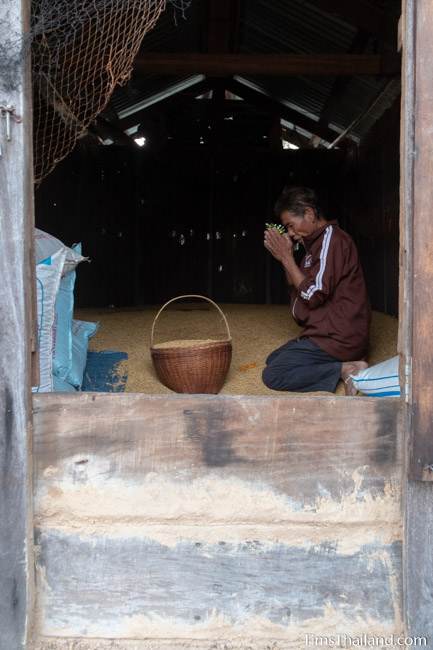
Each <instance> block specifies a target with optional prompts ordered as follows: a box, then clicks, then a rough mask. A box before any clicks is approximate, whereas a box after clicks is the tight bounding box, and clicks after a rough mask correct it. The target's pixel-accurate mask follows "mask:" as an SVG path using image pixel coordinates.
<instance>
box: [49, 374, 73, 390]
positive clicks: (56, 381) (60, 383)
mask: <svg viewBox="0 0 433 650" xmlns="http://www.w3.org/2000/svg"><path fill="white" fill-rule="evenodd" d="M53 385H54V391H55V392H56V393H76V392H77V389H76V388H75V386H72V385H71V384H68V382H67V381H65V380H64V379H60V377H56V376H55V375H54V377H53Z"/></svg>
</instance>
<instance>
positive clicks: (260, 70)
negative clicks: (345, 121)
mask: <svg viewBox="0 0 433 650" xmlns="http://www.w3.org/2000/svg"><path fill="white" fill-rule="evenodd" d="M135 70H136V71H138V72H145V73H146V74H147V73H154V74H161V75H177V74H206V75H211V76H214V77H221V76H224V77H225V76H230V75H235V74H249V75H266V76H275V77H278V76H280V77H290V76H296V75H326V76H336V75H350V76H352V75H358V74H366V75H395V74H398V73H399V70H400V57H399V56H398V55H375V54H307V55H305V54H196V53H194V54H190V53H187V54H166V53H163V52H161V53H155V52H145V53H143V54H141V55H140V56H139V57H137V59H136V61H135Z"/></svg>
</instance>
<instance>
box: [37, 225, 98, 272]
mask: <svg viewBox="0 0 433 650" xmlns="http://www.w3.org/2000/svg"><path fill="white" fill-rule="evenodd" d="M60 250H63V251H65V253H66V256H65V263H64V266H63V270H62V275H65V274H66V273H69V272H70V271H73V270H74V269H75V267H76V266H77V264H79V263H80V262H84V261H86V260H88V259H89V258H88V257H83V256H82V255H81V251H80V252H78V251H77V250H74V249H73V248H69V247H68V246H65V244H63V242H61V241H60V239H57V238H56V237H53V235H49V234H48V233H47V232H44V231H43V230H39V229H38V228H35V257H36V264H39V262H40V261H42V260H45V259H47V258H48V257H51V256H52V255H54V254H55V253H57V252H58V251H60Z"/></svg>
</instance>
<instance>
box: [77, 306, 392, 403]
mask: <svg viewBox="0 0 433 650" xmlns="http://www.w3.org/2000/svg"><path fill="white" fill-rule="evenodd" d="M222 309H223V311H224V313H225V315H226V317H227V319H228V322H229V325H230V329H231V335H232V339H233V359H232V364H231V368H230V372H229V374H228V377H227V381H226V383H225V385H224V387H223V389H222V391H221V393H222V394H229V395H277V394H279V393H276V392H275V391H271V390H269V389H268V388H266V386H264V384H263V383H262V380H261V373H262V369H263V367H264V363H265V359H266V357H267V355H268V354H270V352H272V350H274V349H275V348H277V347H278V346H280V345H282V344H283V343H285V342H286V341H287V340H288V339H291V338H294V337H296V336H298V335H299V328H298V326H297V325H296V324H295V323H294V321H293V319H292V318H291V316H290V313H289V310H288V307H287V306H286V305H222ZM156 313H157V309H156V308H149V309H142V310H132V309H128V310H126V309H124V310H108V309H107V310H96V309H92V310H90V309H81V310H79V311H78V312H77V314H76V316H77V317H78V318H81V319H84V320H91V321H99V322H100V328H99V331H98V333H97V334H96V335H95V337H94V338H93V339H91V342H90V347H91V349H92V350H107V349H108V350H120V351H122V352H127V353H128V361H126V362H122V363H125V364H127V368H126V372H127V374H128V382H127V386H126V390H127V391H128V392H134V393H148V394H162V393H165V394H167V393H171V391H170V390H169V389H168V388H166V387H165V386H162V385H161V384H160V383H159V381H158V379H157V377H156V375H155V372H154V369H153V364H152V361H151V358H150V351H149V346H150V331H151V327H152V323H153V319H154V317H155V315H156ZM397 331H398V321H397V319H396V318H393V317H392V316H387V315H386V314H381V313H379V312H375V313H374V314H373V322H372V327H371V346H370V348H371V349H370V356H369V362H370V364H373V363H379V362H380V361H384V360H385V359H388V358H390V357H392V356H394V355H395V354H396V349H397ZM191 335H193V336H194V335H197V339H198V340H200V342H204V341H205V342H208V341H212V340H222V339H226V337H227V335H226V331H225V327H224V324H223V322H222V319H221V317H220V316H219V314H218V313H217V312H216V311H215V310H214V309H213V308H212V307H210V306H209V307H207V306H205V307H204V308H203V305H202V304H200V305H198V304H197V305H195V304H191V305H189V306H185V305H182V306H179V307H178V308H176V307H175V306H173V307H172V308H169V309H167V310H166V311H165V312H164V314H163V315H162V316H161V318H160V320H159V321H158V324H157V331H156V333H155V345H161V344H162V346H163V347H168V344H169V343H170V344H171V343H172V342H173V341H176V344H178V342H179V341H183V343H182V345H185V346H187V345H191V344H192V341H193V339H191ZM193 342H194V344H196V343H197V340H194V341H193ZM123 370H124V369H123V368H122V371H123ZM343 393H344V391H343V387H342V386H341V385H340V386H339V388H338V390H337V394H343Z"/></svg>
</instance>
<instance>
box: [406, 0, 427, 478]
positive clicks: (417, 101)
mask: <svg viewBox="0 0 433 650" xmlns="http://www.w3.org/2000/svg"><path fill="white" fill-rule="evenodd" d="M409 4H411V3H409ZM414 18H415V21H414V22H413V21H412V24H413V29H414V32H413V33H414V34H415V35H416V43H415V57H414V59H413V63H412V65H411V64H410V62H409V61H408V65H409V66H410V72H411V73H412V74H413V75H414V79H415V85H414V93H415V97H414V104H413V107H414V113H413V114H412V116H411V117H409V116H407V119H408V120H411V121H412V122H413V129H414V132H413V134H414V140H413V143H412V144H413V151H415V152H416V155H415V156H414V157H413V174H410V170H408V172H409V174H410V175H409V176H408V178H407V182H408V183H410V182H411V181H412V183H413V195H412V196H413V225H412V230H413V251H412V254H413V261H412V265H413V266H412V269H413V275H412V282H413V294H412V296H411V297H412V323H413V324H412V328H413V338H412V359H413V361H412V411H413V412H412V436H411V438H412V442H411V456H410V478H412V479H416V480H425V481H433V382H432V373H433V345H432V341H431V322H432V318H433V300H432V295H433V294H432V286H433V221H432V219H431V217H430V215H431V207H432V204H433V183H432V181H431V179H432V175H433V140H432V138H431V133H432V130H433V110H432V105H433V80H432V75H431V59H432V56H433V43H432V39H431V30H432V28H433V4H432V3H431V2H430V0H421V1H420V2H416V3H415V16H414ZM411 157H412V156H411Z"/></svg>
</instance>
